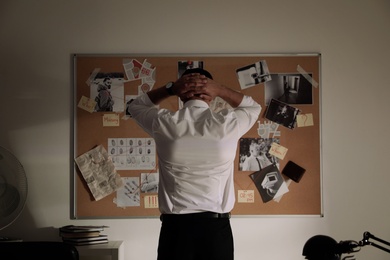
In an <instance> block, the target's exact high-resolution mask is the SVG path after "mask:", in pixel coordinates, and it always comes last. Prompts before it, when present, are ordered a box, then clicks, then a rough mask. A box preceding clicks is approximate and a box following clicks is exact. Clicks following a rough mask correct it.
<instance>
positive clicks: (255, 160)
mask: <svg viewBox="0 0 390 260" xmlns="http://www.w3.org/2000/svg"><path fill="white" fill-rule="evenodd" d="M274 142H275V143H279V139H277V138H241V139H240V157H239V158H240V162H239V170H240V171H260V170H261V169H263V168H265V167H267V166H268V165H271V164H275V165H278V164H279V160H278V158H277V157H275V156H273V155H271V154H270V153H269V150H270V148H271V145H272V143H274Z"/></svg>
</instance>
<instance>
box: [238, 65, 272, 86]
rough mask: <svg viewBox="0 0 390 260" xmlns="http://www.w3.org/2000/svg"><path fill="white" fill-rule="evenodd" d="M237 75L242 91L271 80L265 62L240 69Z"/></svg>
mask: <svg viewBox="0 0 390 260" xmlns="http://www.w3.org/2000/svg"><path fill="white" fill-rule="evenodd" d="M236 74H237V78H238V82H239V83H240V86H241V89H246V88H250V87H253V86H255V85H258V84H260V83H264V82H267V81H269V80H271V75H270V73H269V69H268V65H267V62H266V61H265V60H261V61H259V62H256V63H253V64H251V65H248V66H245V67H242V68H239V69H237V70H236Z"/></svg>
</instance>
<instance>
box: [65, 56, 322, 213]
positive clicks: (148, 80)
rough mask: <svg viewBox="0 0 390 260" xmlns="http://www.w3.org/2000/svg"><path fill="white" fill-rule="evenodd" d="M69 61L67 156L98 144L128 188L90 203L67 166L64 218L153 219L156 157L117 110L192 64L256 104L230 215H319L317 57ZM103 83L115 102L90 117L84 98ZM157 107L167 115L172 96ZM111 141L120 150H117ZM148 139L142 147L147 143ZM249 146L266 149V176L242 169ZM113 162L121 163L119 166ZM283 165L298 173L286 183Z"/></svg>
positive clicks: (240, 152) (241, 147)
mask: <svg viewBox="0 0 390 260" xmlns="http://www.w3.org/2000/svg"><path fill="white" fill-rule="evenodd" d="M72 58H73V65H74V75H73V77H74V105H73V107H74V111H73V116H74V120H73V144H74V145H73V151H72V152H73V154H72V159H74V158H77V157H79V156H80V155H82V154H84V153H86V152H88V151H90V150H91V149H93V148H95V147H96V146H98V145H101V146H103V147H104V148H105V149H106V150H107V153H108V154H109V155H110V158H112V160H113V162H114V163H115V164H116V167H115V169H116V172H117V173H118V174H119V175H120V176H121V178H122V179H123V180H124V183H125V184H126V185H127V186H126V185H125V186H126V187H127V188H126V189H127V191H126V190H123V188H121V189H120V190H118V191H116V192H113V193H111V194H109V195H107V196H106V197H104V198H103V199H100V200H98V201H96V200H95V199H94V197H93V196H92V195H91V191H90V190H89V187H88V186H87V184H86V181H85V179H84V178H83V176H82V174H81V173H80V170H79V169H78V167H77V165H76V164H74V163H73V162H72V176H73V178H72V179H73V195H74V196H73V200H72V203H73V205H72V207H71V208H72V212H71V216H72V218H75V219H90V218H132V217H142V218H143V217H158V216H159V211H158V208H157V207H158V202H157V190H156V186H154V189H153V187H152V186H153V185H154V184H155V183H156V178H157V182H158V177H156V175H157V165H158V159H157V157H156V155H155V151H154V149H153V140H150V139H151V138H150V136H148V134H146V133H145V132H144V131H143V130H142V129H141V128H140V127H139V126H138V125H136V123H135V122H134V121H133V120H132V119H131V115H129V114H128V113H127V112H126V103H127V102H129V101H131V99H132V98H134V97H136V96H137V95H139V94H141V93H143V92H147V91H148V90H150V89H151V88H157V87H160V86H163V85H165V84H166V83H167V82H169V81H174V80H176V79H177V78H178V77H179V76H180V74H181V73H182V71H184V69H185V68H186V67H191V66H192V67H203V68H204V69H206V70H208V71H209V72H210V73H211V74H212V75H213V77H214V79H215V80H217V81H219V82H221V83H223V84H225V85H227V86H229V87H231V88H234V89H236V90H238V91H241V92H242V93H244V94H246V95H250V96H252V97H253V98H254V99H255V100H256V101H257V102H258V103H260V105H261V106H262V112H261V114H260V116H259V118H258V122H257V123H256V124H255V125H254V126H253V127H252V129H250V130H249V131H248V132H247V133H246V134H245V135H244V136H243V138H242V139H241V140H240V141H239V143H238V148H237V155H236V160H235V177H234V180H235V192H236V204H235V207H234V209H233V211H232V215H233V216H276V215H278V216H279V215H315V216H322V214H323V208H322V185H321V170H322V169H321V80H320V64H321V55H320V54H318V53H308V54H226V55H222V54H221V55H211V54H210V55H209V54H196V55H194V54H177V55H176V54H175V55H151V54H115V55H109V54H103V55H102V54H96V55H95V54H74V55H73V57H72ZM105 78H110V81H111V82H110V83H111V84H112V86H113V87H112V89H110V92H111V95H112V97H111V98H112V99H113V101H114V102H113V103H114V105H112V106H111V107H112V108H110V109H112V111H103V112H101V111H95V110H96V109H98V107H97V106H95V103H93V102H92V101H95V98H96V96H97V89H98V88H99V84H103V81H104V79H105ZM83 102H84V103H83ZM88 102H89V103H88ZM95 102H96V101H95ZM82 103H83V104H82ZM86 104H89V105H86ZM91 104H93V107H92V105H91ZM286 105H287V107H285V110H286V109H287V110H288V111H289V113H290V117H289V118H287V119H284V121H278V120H279V119H276V118H277V114H280V110H281V107H283V106H286ZM160 106H161V107H164V108H168V109H172V110H176V109H178V107H179V106H180V102H179V100H178V99H177V97H170V98H168V99H167V100H165V101H164V102H163V103H161V105H160ZM224 107H226V104H224V102H223V100H218V102H216V103H215V104H214V107H213V109H215V110H218V109H222V108H224ZM119 142H121V143H122V144H123V143H125V144H126V145H124V146H123V147H121V146H120V145H119V144H118V143H119ZM137 142H139V144H140V145H139V146H137V144H136V143H137ZM150 142H152V145H151V149H149V148H148V147H147V144H146V143H149V144H150ZM252 142H256V143H264V144H266V145H265V146H266V148H265V149H266V150H267V151H268V152H267V157H268V159H269V160H270V161H272V162H273V164H272V165H273V166H274V167H276V168H274V169H273V170H272V169H268V172H264V171H260V172H259V171H258V170H255V169H254V168H250V169H249V170H246V169H247V168H245V169H244V167H246V166H244V161H245V159H246V157H249V149H250V143H252ZM114 143H115V145H114ZM130 143H131V144H132V145H133V144H134V148H135V150H137V149H139V154H138V156H135V160H134V161H132V159H131V158H130V157H129V156H128V155H129V154H130V153H131V152H130V149H131V150H132V148H131V147H132V146H131V145H130ZM141 143H142V145H141ZM145 145H146V146H145ZM122 148H123V149H122ZM141 148H142V149H143V151H142V152H141ZM146 150H147V151H148V152H146ZM122 153H123V154H122ZM145 155H146V156H145ZM118 158H123V161H122V162H121V163H122V164H121V163H120V162H119V159H118ZM145 158H146V159H147V160H146V162H145ZM133 159H134V158H133ZM289 161H292V162H294V163H295V164H296V165H298V168H299V167H301V168H303V169H304V170H303V172H304V173H303V175H300V176H299V177H298V179H295V181H293V180H291V176H290V177H287V175H290V174H291V172H289V173H286V174H287V175H286V174H285V173H283V170H284V169H285V166H286V164H287V162H289ZM268 168H270V167H268ZM275 169H276V171H277V174H278V175H277V176H276V177H278V183H279V184H278V185H281V186H277V188H276V191H275V189H274V190H273V188H275V187H276V186H272V185H274V184H275V183H276V181H275V179H274V180H272V178H271V177H272V176H269V174H271V173H272V174H274V173H275ZM299 169H300V168H299ZM294 171H295V172H294ZM256 173H257V174H256ZM268 173H269V174H268ZM272 174H271V175H272ZM293 174H296V169H293ZM150 176H152V177H153V178H151V179H153V180H154V182H153V181H150V187H149V188H150V189H149V190H148V189H146V190H145V189H144V187H145V185H144V184H145V183H146V182H148V181H147V179H148V177H150ZM259 176H260V178H262V179H261V181H259V180H260V179H258V178H259ZM273 177H275V176H273ZM295 177H296V176H295ZM295 177H294V176H293V177H292V178H295ZM265 179H267V182H266V181H265ZM153 183H154V184H153ZM131 186H132V187H131ZM270 187H271V188H270ZM262 188H263V190H261V189H262ZM264 192H265V193H264ZM129 193H131V196H128V197H127V198H126V196H124V194H127V195H129ZM123 196H124V197H123ZM126 199H128V200H129V201H126ZM130 200H131V201H130Z"/></svg>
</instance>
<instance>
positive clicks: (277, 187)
mask: <svg viewBox="0 0 390 260" xmlns="http://www.w3.org/2000/svg"><path fill="white" fill-rule="evenodd" d="M250 177H251V179H252V180H253V182H254V183H255V185H256V188H257V190H258V191H259V193H260V196H261V198H262V200H263V202H264V203H265V202H268V201H270V200H273V199H274V200H275V199H277V198H279V197H281V196H282V195H283V194H285V193H287V192H288V191H289V190H288V187H287V184H286V182H285V181H284V179H283V176H282V175H281V174H280V172H279V169H278V167H276V165H274V164H272V165H269V166H267V167H265V168H264V169H262V170H261V171H257V172H254V173H252V174H251V175H250Z"/></svg>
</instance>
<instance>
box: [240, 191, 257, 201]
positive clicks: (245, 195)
mask: <svg viewBox="0 0 390 260" xmlns="http://www.w3.org/2000/svg"><path fill="white" fill-rule="evenodd" d="M237 202H238V203H254V202H255V191H254V190H239V191H238V196H237Z"/></svg>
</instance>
